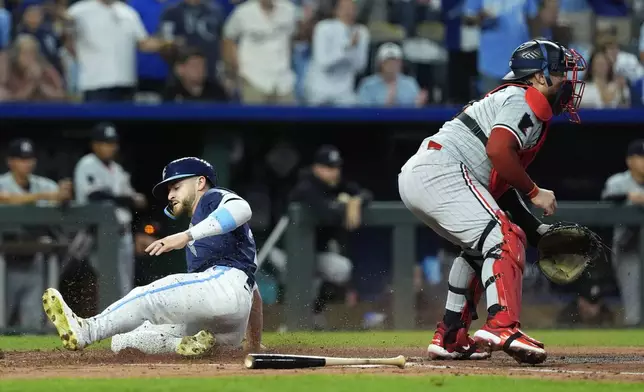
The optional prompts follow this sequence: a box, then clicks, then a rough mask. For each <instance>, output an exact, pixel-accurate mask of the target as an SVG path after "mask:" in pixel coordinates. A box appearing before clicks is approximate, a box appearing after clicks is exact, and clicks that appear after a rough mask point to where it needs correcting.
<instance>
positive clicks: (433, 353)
mask: <svg viewBox="0 0 644 392" xmlns="http://www.w3.org/2000/svg"><path fill="white" fill-rule="evenodd" d="M449 332H451V331H450V330H449V328H448V327H447V326H446V325H445V323H443V322H440V323H438V325H437V326H436V332H434V338H433V339H432V342H431V343H430V345H429V346H428V347H427V355H428V356H429V358H430V359H433V360H439V359H445V360H454V359H475V360H478V359H487V358H489V357H490V355H491V354H490V352H489V351H485V350H480V349H479V347H478V346H477V345H476V343H475V342H474V340H473V339H472V338H470V337H469V336H468V334H467V330H466V329H465V328H459V329H458V331H457V332H456V338H455V339H454V342H452V343H445V336H446V335H447V334H448V333H449Z"/></svg>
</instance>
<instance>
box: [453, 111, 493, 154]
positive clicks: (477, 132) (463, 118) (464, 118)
mask: <svg viewBox="0 0 644 392" xmlns="http://www.w3.org/2000/svg"><path fill="white" fill-rule="evenodd" d="M456 118H457V119H458V120H459V121H460V122H462V123H463V124H465V126H466V127H467V128H469V130H470V132H472V133H473V134H474V136H476V137H477V138H478V139H479V140H480V141H481V143H483V145H484V146H487V136H485V133H483V130H482V129H481V127H480V126H479V123H477V122H476V120H474V119H473V118H472V117H470V116H469V115H467V114H466V113H465V112H460V113H459V114H458V115H457V116H456Z"/></svg>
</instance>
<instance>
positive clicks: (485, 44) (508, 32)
mask: <svg viewBox="0 0 644 392" xmlns="http://www.w3.org/2000/svg"><path fill="white" fill-rule="evenodd" d="M537 12H538V9H537V0H465V6H464V11H463V13H464V15H465V21H466V23H468V24H469V25H477V26H480V28H481V43H480V49H479V54H478V71H479V93H481V94H483V93H485V92H488V91H490V90H492V89H494V88H496V87H497V86H499V84H501V79H502V78H503V76H504V75H505V74H506V73H507V72H508V71H509V65H508V59H509V58H510V56H511V55H512V52H513V51H514V49H516V48H517V47H518V46H519V45H521V44H522V43H524V42H525V41H528V40H529V39H530V38H531V37H535V36H537V35H538V33H537V32H536V23H535V18H536V17H537Z"/></svg>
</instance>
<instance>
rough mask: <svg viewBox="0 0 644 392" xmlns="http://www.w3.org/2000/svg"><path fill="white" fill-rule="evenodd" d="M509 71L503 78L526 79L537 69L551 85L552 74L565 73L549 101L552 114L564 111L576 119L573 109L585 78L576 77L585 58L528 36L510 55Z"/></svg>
mask: <svg viewBox="0 0 644 392" xmlns="http://www.w3.org/2000/svg"><path fill="white" fill-rule="evenodd" d="M510 69H511V71H510V72H509V73H508V74H507V75H505V76H504V77H503V80H510V81H517V80H522V79H526V78H527V77H528V76H531V75H533V74H535V73H537V72H543V75H544V77H545V79H546V83H547V84H548V86H552V79H551V75H552V74H560V75H566V76H567V79H566V80H565V81H564V82H563V83H562V84H561V87H560V88H559V91H557V94H556V95H555V98H554V99H553V100H552V101H551V103H550V104H551V106H552V112H553V114H555V115H560V114H562V113H565V114H566V115H567V117H568V119H569V120H570V121H571V122H574V123H579V122H580V118H579V114H578V113H577V109H579V104H580V103H581V98H582V96H583V94H584V88H585V82H584V81H582V80H579V72H580V71H584V70H585V69H586V60H584V57H583V56H582V55H581V54H579V52H577V51H576V50H574V49H567V48H565V47H564V46H563V45H561V44H559V43H556V42H552V41H548V40H532V41H528V42H525V43H523V44H521V45H520V46H519V47H518V48H517V49H515V51H514V53H512V58H511V59H510Z"/></svg>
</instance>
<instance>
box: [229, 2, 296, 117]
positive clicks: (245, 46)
mask: <svg viewBox="0 0 644 392" xmlns="http://www.w3.org/2000/svg"><path fill="white" fill-rule="evenodd" d="M295 23H296V9H295V6H294V5H293V4H292V3H291V2H290V1H288V0H251V1H246V2H244V3H243V4H240V5H239V6H237V8H235V10H234V11H233V13H232V14H231V15H230V17H229V19H228V20H227V21H226V24H225V26H224V42H223V45H224V47H223V52H224V59H225V62H226V72H227V74H228V75H227V78H228V79H229V80H230V81H232V84H233V85H234V86H237V85H238V84H239V85H240V86H239V87H240V89H241V91H240V93H241V99H242V101H243V102H244V103H246V104H267V103H281V104H290V103H293V102H294V101H295V97H294V94H293V89H294V86H295V74H294V72H293V71H292V70H291V44H292V38H293V35H294V34H295Z"/></svg>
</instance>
